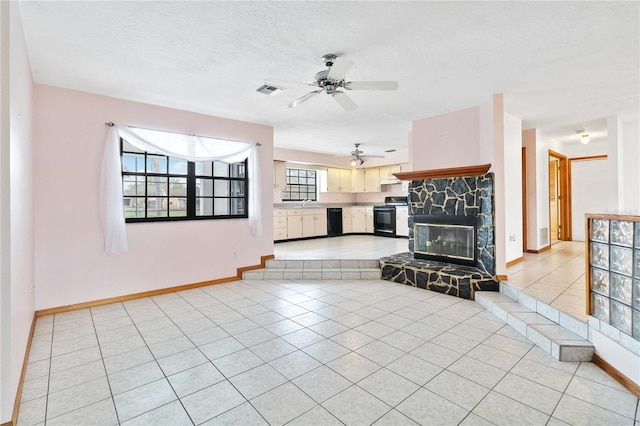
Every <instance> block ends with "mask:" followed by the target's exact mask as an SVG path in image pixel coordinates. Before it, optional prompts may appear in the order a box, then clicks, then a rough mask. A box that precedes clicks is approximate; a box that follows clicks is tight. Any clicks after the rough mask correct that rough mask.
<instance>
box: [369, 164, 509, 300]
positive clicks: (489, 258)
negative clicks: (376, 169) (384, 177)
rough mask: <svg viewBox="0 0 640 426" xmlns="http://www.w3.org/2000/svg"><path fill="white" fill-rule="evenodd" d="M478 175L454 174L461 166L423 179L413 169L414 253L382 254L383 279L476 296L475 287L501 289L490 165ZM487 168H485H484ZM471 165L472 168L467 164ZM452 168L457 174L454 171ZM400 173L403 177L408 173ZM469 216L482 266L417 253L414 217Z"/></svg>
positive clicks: (411, 241)
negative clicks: (497, 274)
mask: <svg viewBox="0 0 640 426" xmlns="http://www.w3.org/2000/svg"><path fill="white" fill-rule="evenodd" d="M481 167H483V170H482V171H479V172H478V173H474V174H473V175H465V174H461V175H460V176H457V177H452V176H454V173H455V171H456V169H442V170H438V171H437V172H444V173H443V174H442V176H446V177H438V176H437V175H435V176H434V175H433V173H432V172H434V171H425V172H424V174H425V175H427V176H429V177H427V178H424V179H420V178H419V177H420V174H421V172H409V173H407V175H410V177H409V176H407V178H410V179H411V183H410V184H409V253H400V254H396V255H393V256H389V257H385V258H382V259H380V263H381V267H382V278H383V279H386V280H389V281H394V282H399V283H405V284H407V285H412V286H415V287H420V288H425V289H429V290H434V291H438V292H441V293H445V294H450V295H454V296H458V297H462V298H465V299H473V297H474V293H475V291H478V290H490V291H498V289H499V285H498V280H497V278H496V276H495V270H496V264H495V243H494V234H495V230H494V229H495V228H494V217H495V213H494V195H493V194H494V189H493V173H486V171H487V170H488V169H489V167H490V165H485V166H481ZM484 167H486V168H484ZM466 170H468V169H466ZM452 172H453V173H452ZM400 175H402V174H399V175H398V177H399V178H401V179H403V178H404V177H403V176H400ZM427 215H429V216H469V217H472V218H474V219H475V222H476V227H475V230H476V236H475V242H476V247H475V249H476V256H475V257H476V259H477V267H471V266H462V265H456V264H452V263H445V262H440V261H433V260H424V259H415V258H414V253H413V252H414V216H427Z"/></svg>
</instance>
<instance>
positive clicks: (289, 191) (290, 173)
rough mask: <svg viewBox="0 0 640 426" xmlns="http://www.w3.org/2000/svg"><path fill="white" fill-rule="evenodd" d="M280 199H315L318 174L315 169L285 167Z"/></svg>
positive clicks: (316, 197)
mask: <svg viewBox="0 0 640 426" xmlns="http://www.w3.org/2000/svg"><path fill="white" fill-rule="evenodd" d="M286 179H287V180H286V184H287V186H286V188H285V190H284V191H282V201H303V200H310V201H317V199H318V195H317V194H318V191H317V188H318V185H317V183H318V174H317V172H316V171H315V170H306V169H289V168H288V169H287V172H286Z"/></svg>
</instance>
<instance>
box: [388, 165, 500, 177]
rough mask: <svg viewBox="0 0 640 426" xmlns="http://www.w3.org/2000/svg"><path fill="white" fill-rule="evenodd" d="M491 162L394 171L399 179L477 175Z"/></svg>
mask: <svg viewBox="0 0 640 426" xmlns="http://www.w3.org/2000/svg"><path fill="white" fill-rule="evenodd" d="M490 168H491V164H482V165H479V166H464V167H451V168H448V169H431V170H418V171H415V172H403V173H394V174H393V175H394V176H395V177H397V178H398V179H400V180H424V179H439V178H450V177H464V176H479V175H483V174H485V173H487V172H488V171H489V169H490Z"/></svg>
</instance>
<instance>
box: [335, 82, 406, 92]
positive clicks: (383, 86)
mask: <svg viewBox="0 0 640 426" xmlns="http://www.w3.org/2000/svg"><path fill="white" fill-rule="evenodd" d="M344 88H345V89H347V90H397V89H398V82H397V81H349V82H346V83H344Z"/></svg>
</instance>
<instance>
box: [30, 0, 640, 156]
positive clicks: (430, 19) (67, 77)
mask: <svg viewBox="0 0 640 426" xmlns="http://www.w3.org/2000/svg"><path fill="white" fill-rule="evenodd" d="M20 9H21V14H22V19H23V23H24V29H25V36H26V40H27V48H28V52H29V57H30V60H31V66H32V70H33V78H34V80H35V81H36V82H38V83H43V84H49V85H54V86H61V87H66V88H71V89H76V90H82V91H87V92H92V93H98V94H103V95H109V96H114V97H119V98H124V99H130V100H135V101H140V102H146V103H152V104H157V105H163V106H168V107H173V108H180V109H185V110H189V111H196V112H201V113H206V114H212V115H217V116H222V117H229V118H234V119H239V120H247V121H252V122H258V123H264V124H269V125H272V126H273V127H274V135H275V139H274V143H275V146H277V147H282V148H294V149H302V150H308V151H316V152H326V153H330V154H345V153H347V152H349V151H351V150H352V149H353V143H355V142H359V143H362V147H361V148H362V149H363V150H364V151H365V152H366V153H367V154H382V153H383V152H384V151H385V150H387V149H398V150H401V149H406V145H407V132H408V131H409V129H410V127H411V121H412V120H414V119H418V118H423V117H428V116H432V115H437V114H441V113H444V112H448V111H453V110H457V109H461V108H467V107H470V106H474V105H478V104H480V103H484V102H487V101H488V100H489V99H490V98H491V95H492V94H493V93H504V95H505V105H506V109H507V111H508V112H510V113H511V114H513V115H515V116H517V117H519V118H521V119H523V121H524V123H523V124H524V127H525V128H530V127H538V128H540V129H541V130H543V131H548V132H549V133H553V134H554V135H557V136H558V137H560V136H562V135H561V134H559V133H558V132H561V133H562V132H565V133H568V132H569V129H571V132H572V133H573V134H574V135H575V130H576V129H578V128H581V127H584V126H585V123H600V125H602V123H603V120H600V119H602V118H604V117H607V116H611V115H616V114H620V113H631V114H634V113H635V114H637V113H638V111H639V102H640V101H639V92H640V84H639V80H640V75H639V72H640V71H639V70H640V59H639V58H640V45H639V43H640V29H639V28H640V27H639V22H640V4H639V3H638V2H398V1H393V2H391V1H389V2H324V1H323V2H263V1H259V2H239V1H233V2H221V1H215V2H213V1H212V2H206V1H204V2H203V1H199V2H185V1H180V2H178V1H172V2H148V1H140V2H138V1H124V2H119V1H106V2H104V1H103V2H101V1H80V2H73V1H63V2H57V1H27V2H22V3H21V4H20ZM326 53H337V54H339V55H341V56H343V57H345V58H347V59H350V60H351V61H353V62H354V63H355V65H354V66H353V67H352V68H351V70H350V71H349V72H348V73H347V80H353V81H357V80H396V81H398V82H399V89H398V90H397V91H396V92H362V91H359V92H354V91H352V92H349V96H350V97H351V98H352V99H353V100H354V101H355V102H356V103H357V104H358V105H359V108H358V109H357V110H355V111H352V112H344V111H343V110H342V109H341V108H340V107H339V106H338V105H337V104H335V102H333V100H332V99H331V98H330V97H329V96H327V95H320V96H316V97H315V98H313V99H311V100H309V101H308V102H306V103H304V104H302V105H301V106H299V107H298V108H294V109H287V108H284V105H286V104H288V103H289V102H291V101H292V100H294V99H296V98H298V97H300V96H302V95H303V94H305V93H307V92H308V91H310V88H309V87H306V86H304V85H289V86H288V87H287V90H286V91H284V92H282V93H280V94H279V95H276V96H266V95H263V94H260V93H257V92H256V91H255V89H256V88H258V87H259V86H260V85H262V84H263V83H264V80H265V79H267V78H278V79H286V80H294V81H303V80H307V81H308V80H312V78H313V75H314V74H315V73H316V72H318V71H320V70H322V69H324V66H323V64H322V61H321V60H320V57H321V56H322V55H324V54H326ZM108 119H109V117H105V120H108ZM604 123H605V127H604V130H606V120H605V121H604ZM594 125H595V124H594ZM559 129H565V130H564V131H560V130H559ZM588 130H591V129H588ZM594 131H596V129H594ZM598 131H599V130H598Z"/></svg>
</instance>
